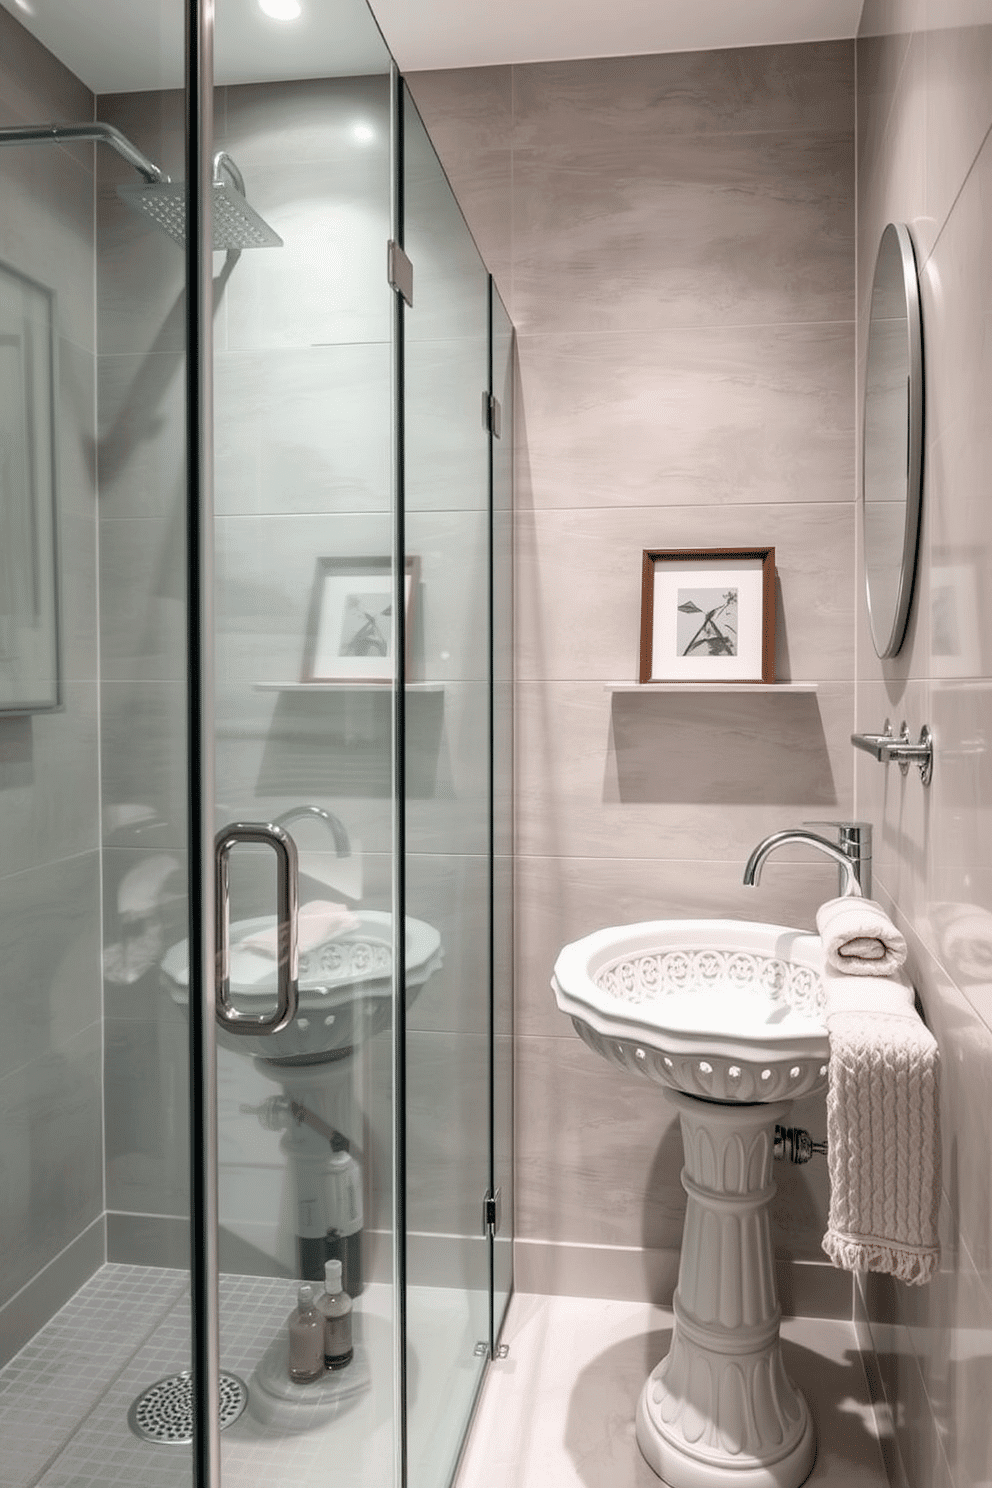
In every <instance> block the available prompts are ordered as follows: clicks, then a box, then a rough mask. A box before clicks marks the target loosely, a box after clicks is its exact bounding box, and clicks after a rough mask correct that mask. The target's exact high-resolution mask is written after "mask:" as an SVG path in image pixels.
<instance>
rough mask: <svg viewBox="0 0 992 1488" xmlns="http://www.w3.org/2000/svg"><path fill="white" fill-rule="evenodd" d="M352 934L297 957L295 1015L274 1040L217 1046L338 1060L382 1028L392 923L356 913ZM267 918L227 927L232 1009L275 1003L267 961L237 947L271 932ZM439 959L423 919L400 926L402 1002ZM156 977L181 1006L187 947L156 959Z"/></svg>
mask: <svg viewBox="0 0 992 1488" xmlns="http://www.w3.org/2000/svg"><path fill="white" fill-rule="evenodd" d="M356 915H357V917H358V919H359V920H360V921H361V923H360V925H359V926H358V927H357V928H356V929H354V930H348V931H345V932H344V933H343V934H341V935H335V936H334V938H333V939H332V940H327V941H325V942H324V943H323V944H322V945H318V946H315V947H314V948H313V949H312V950H309V951H305V952H301V953H300V1006H299V1012H298V1013H297V1015H296V1017H295V1018H294V1020H293V1022H292V1023H290V1025H289V1027H288V1028H284V1029H283V1030H282V1032H281V1033H276V1034H270V1035H268V1036H266V1037H261V1036H260V1037H258V1038H252V1037H245V1036H244V1035H241V1036H238V1037H235V1036H234V1035H232V1034H227V1033H225V1032H224V1030H223V1029H221V1030H220V1031H219V1035H218V1036H219V1038H220V1041H221V1042H222V1043H224V1044H226V1045H227V1046H228V1047H229V1048H233V1049H236V1050H237V1051H238V1053H240V1054H254V1055H257V1056H259V1057H260V1058H262V1059H267V1060H270V1061H276V1062H279V1063H285V1064H292V1063H300V1064H309V1063H313V1062H314V1061H315V1060H321V1059H324V1060H326V1059H342V1058H344V1057H345V1056H346V1055H348V1054H350V1053H351V1051H352V1050H353V1049H354V1048H356V1047H357V1046H358V1045H359V1044H362V1043H364V1042H365V1040H366V1039H368V1038H371V1037H372V1036H373V1035H374V1034H376V1033H378V1032H380V1030H381V1029H383V1028H385V1027H386V1025H387V1024H388V1022H389V1019H390V1014H391V1007H392V968H393V953H392V941H391V937H392V916H391V915H389V914H387V913H385V912H384V911H383V910H377V909H359V910H356ZM273 923H274V921H273V918H272V916H271V915H263V916H261V917H258V918H255V919H249V920H239V921H236V922H235V923H234V924H232V926H231V989H232V992H233V993H234V997H235V1001H236V1003H237V1005H238V1006H239V1007H240V1008H242V1009H243V1010H245V1011H252V1010H253V1008H254V1006H255V1005H257V1004H258V1002H262V1003H264V1004H266V1005H268V1004H271V1003H272V1002H274V1000H275V986H276V968H275V962H274V961H273V960H272V959H271V958H270V957H266V956H264V955H260V954H259V953H258V952H256V951H253V950H251V949H247V948H245V946H244V942H245V941H246V940H249V939H250V938H251V937H252V936H255V935H258V934H259V933H260V932H262V931H266V930H271V928H272V926H273ZM442 960H443V953H442V951H441V936H440V934H439V933H438V931H437V930H435V928H434V926H433V925H428V924H427V923H426V922H425V921H424V920H415V919H411V918H409V917H408V918H407V921H406V987H407V1002H408V1003H409V1002H412V1001H413V999H414V997H416V995H417V993H418V992H419V991H420V988H421V987H422V986H423V985H424V983H425V982H426V981H427V980H428V978H429V977H431V976H433V974H434V972H435V971H437V969H438V967H439V966H440V965H441V962H442ZM162 976H163V979H164V982H165V986H166V989H167V990H168V992H169V995H170V997H171V998H172V1000H173V1001H174V1002H177V1003H179V1005H180V1006H181V1007H185V1006H186V1004H187V1002H188V1000H189V948H188V942H187V941H185V940H182V941H180V942H179V944H178V945H174V946H172V947H171V948H170V949H169V950H168V951H167V952H166V954H165V956H164V957H163V958H162Z"/></svg>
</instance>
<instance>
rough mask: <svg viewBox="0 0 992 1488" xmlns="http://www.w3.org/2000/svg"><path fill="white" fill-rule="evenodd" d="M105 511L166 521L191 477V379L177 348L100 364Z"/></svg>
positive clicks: (119, 356)
mask: <svg viewBox="0 0 992 1488" xmlns="http://www.w3.org/2000/svg"><path fill="white" fill-rule="evenodd" d="M97 376H98V398H97V401H98V406H99V415H100V427H99V437H98V442H97V445H96V452H95V453H96V463H97V468H98V470H99V476H100V514H101V516H102V517H104V518H108V517H159V518H162V517H168V516H169V514H170V512H171V511H172V508H173V505H174V504H175V501H176V491H177V489H181V488H182V486H183V483H184V481H185V478H186V460H185V449H186V406H185V395H186V377H185V357H184V356H183V354H182V352H180V351H172V352H166V353H162V354H154V353H146V354H144V355H141V356H135V355H123V354H117V355H114V356H101V357H99V358H98V360H97Z"/></svg>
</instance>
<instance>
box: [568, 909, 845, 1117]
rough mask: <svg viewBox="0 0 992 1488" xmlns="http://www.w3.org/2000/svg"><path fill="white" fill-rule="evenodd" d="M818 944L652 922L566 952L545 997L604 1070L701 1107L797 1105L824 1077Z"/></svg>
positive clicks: (776, 930) (798, 937) (746, 926)
mask: <svg viewBox="0 0 992 1488" xmlns="http://www.w3.org/2000/svg"><path fill="white" fill-rule="evenodd" d="M821 967H822V953H821V948H820V941H819V937H818V936H816V935H809V934H806V933H804V932H802V931H800V930H791V929H789V928H788V927H786V926H784V925H764V924H757V923H754V922H751V921H746V920H741V921H735V920H648V921H644V922H643V923H641V924H637V925H620V926H614V927H611V928H610V929H607V930H598V931H596V932H595V933H594V934H592V935H587V936H586V937H585V938H584V939H582V940H577V941H574V942H573V943H572V944H571V945H567V946H565V948H564V950H563V951H562V952H561V954H560V955H559V957H558V960H557V961H556V963H555V972H554V977H553V978H552V987H553V988H554V992H555V997H556V999H557V1002H558V1006H559V1008H561V1010H562V1012H564V1013H567V1014H568V1015H569V1016H570V1017H571V1019H572V1022H573V1024H574V1026H575V1029H576V1031H577V1032H578V1033H579V1035H580V1036H581V1037H582V1038H583V1039H584V1040H585V1042H586V1043H587V1044H588V1045H589V1046H590V1048H592V1049H595V1051H596V1052H597V1053H598V1054H602V1055H603V1057H604V1058H605V1059H608V1060H609V1061H610V1063H611V1064H615V1065H617V1066H618V1067H619V1068H621V1069H624V1070H628V1071H630V1072H631V1073H638V1074H643V1075H646V1076H647V1077H648V1079H651V1080H655V1081H657V1082H658V1083H660V1084H662V1085H668V1086H670V1087H671V1088H673V1089H675V1090H682V1091H684V1092H685V1093H686V1094H687V1095H695V1096H698V1097H700V1098H701V1099H703V1100H715V1101H742V1102H747V1103H749V1104H750V1103H753V1102H755V1101H775V1100H783V1099H786V1100H792V1099H795V1098H796V1097H798V1096H800V1095H808V1094H809V1092H810V1091H812V1090H818V1089H822V1088H823V1087H824V1086H825V1084H826V1075H827V1068H826V1066H827V1052H828V1044H827V1031H826V1026H825V1024H824V1022H823V1017H822V1009H823V988H822V985H821V981H820V970H821Z"/></svg>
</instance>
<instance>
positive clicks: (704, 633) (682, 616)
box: [676, 588, 737, 656]
mask: <svg viewBox="0 0 992 1488" xmlns="http://www.w3.org/2000/svg"><path fill="white" fill-rule="evenodd" d="M678 611H679V614H678V626H677V632H676V646H677V649H678V654H679V656H736V655H737V590H736V589H699V588H693V589H681V588H680V589H679V591H678Z"/></svg>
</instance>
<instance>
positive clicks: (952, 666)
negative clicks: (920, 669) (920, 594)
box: [930, 546, 988, 677]
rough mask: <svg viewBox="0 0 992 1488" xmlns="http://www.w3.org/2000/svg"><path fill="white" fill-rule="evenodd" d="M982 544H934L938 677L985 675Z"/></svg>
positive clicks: (933, 649) (933, 631)
mask: <svg viewBox="0 0 992 1488" xmlns="http://www.w3.org/2000/svg"><path fill="white" fill-rule="evenodd" d="M987 572H988V569H987V565H986V552H985V549H984V548H983V547H981V546H977V547H972V548H970V549H965V548H939V547H938V548H935V549H934V551H933V556H932V559H931V564H930V656H931V659H932V663H933V674H934V676H935V677H981V676H984V675H985V673H984V670H983V658H982V649H983V648H982V639H983V632H982V626H981V622H980V619H979V615H980V610H979V603H978V589H979V583H980V580H979V575H981V574H984V573H987Z"/></svg>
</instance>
